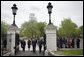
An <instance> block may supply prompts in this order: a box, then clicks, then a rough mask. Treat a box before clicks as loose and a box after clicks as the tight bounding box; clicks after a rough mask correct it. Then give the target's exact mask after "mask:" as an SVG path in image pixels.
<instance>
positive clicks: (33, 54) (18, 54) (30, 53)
mask: <svg viewBox="0 0 84 57" xmlns="http://www.w3.org/2000/svg"><path fill="white" fill-rule="evenodd" d="M25 41H26V47H25V51H22V48H21V44H20V45H19V50H20V51H19V52H18V53H17V55H16V56H43V47H42V53H39V47H38V45H36V53H33V52H32V45H31V48H30V51H29V50H28V45H27V40H25ZM75 47H76V45H75ZM82 48H83V40H81V44H80V48H79V49H82ZM75 49H78V48H74V49H73V48H62V49H60V50H75ZM45 56H46V54H45ZM56 56H60V55H59V54H56Z"/></svg>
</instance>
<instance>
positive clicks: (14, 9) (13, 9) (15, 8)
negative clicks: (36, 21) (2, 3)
mask: <svg viewBox="0 0 84 57" xmlns="http://www.w3.org/2000/svg"><path fill="white" fill-rule="evenodd" d="M11 9H12V11H13V15H14V20H13V24H12V25H13V26H16V24H15V15H16V12H17V10H18V8H17V7H16V4H13V7H11Z"/></svg>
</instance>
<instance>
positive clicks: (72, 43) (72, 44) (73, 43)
mask: <svg viewBox="0 0 84 57" xmlns="http://www.w3.org/2000/svg"><path fill="white" fill-rule="evenodd" d="M74 45H75V42H74V38H72V42H71V46H72V48H74Z"/></svg>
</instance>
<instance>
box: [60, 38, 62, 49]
mask: <svg viewBox="0 0 84 57" xmlns="http://www.w3.org/2000/svg"><path fill="white" fill-rule="evenodd" d="M60 48H63V41H62V37H60Z"/></svg>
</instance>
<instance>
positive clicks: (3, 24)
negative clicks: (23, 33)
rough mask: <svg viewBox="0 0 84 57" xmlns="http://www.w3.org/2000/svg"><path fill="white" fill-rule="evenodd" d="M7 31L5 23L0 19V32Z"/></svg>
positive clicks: (4, 32)
mask: <svg viewBox="0 0 84 57" xmlns="http://www.w3.org/2000/svg"><path fill="white" fill-rule="evenodd" d="M6 33H7V23H6V22H4V21H1V34H6Z"/></svg>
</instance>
